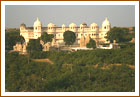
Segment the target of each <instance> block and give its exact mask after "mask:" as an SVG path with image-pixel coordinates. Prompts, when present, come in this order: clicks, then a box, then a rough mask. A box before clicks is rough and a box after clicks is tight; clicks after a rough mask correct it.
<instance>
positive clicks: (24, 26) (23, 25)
mask: <svg viewBox="0 0 140 97" xmlns="http://www.w3.org/2000/svg"><path fill="white" fill-rule="evenodd" d="M25 29H26V25H25V24H24V23H22V24H21V25H20V31H22V30H25Z"/></svg>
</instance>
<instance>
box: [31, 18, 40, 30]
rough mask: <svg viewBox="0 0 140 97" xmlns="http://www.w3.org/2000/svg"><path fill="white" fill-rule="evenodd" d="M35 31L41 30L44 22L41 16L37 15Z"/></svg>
mask: <svg viewBox="0 0 140 97" xmlns="http://www.w3.org/2000/svg"><path fill="white" fill-rule="evenodd" d="M33 27H34V32H41V27H42V24H41V22H40V20H39V18H38V17H37V20H36V21H35V22H34V26H33Z"/></svg>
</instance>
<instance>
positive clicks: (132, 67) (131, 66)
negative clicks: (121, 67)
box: [127, 65, 135, 69]
mask: <svg viewBox="0 0 140 97" xmlns="http://www.w3.org/2000/svg"><path fill="white" fill-rule="evenodd" d="M127 66H128V67H129V68H131V69H135V65H127Z"/></svg>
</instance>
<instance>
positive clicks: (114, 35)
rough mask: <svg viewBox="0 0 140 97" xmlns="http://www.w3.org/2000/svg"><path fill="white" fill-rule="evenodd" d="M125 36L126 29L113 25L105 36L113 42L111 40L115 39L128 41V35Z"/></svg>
mask: <svg viewBox="0 0 140 97" xmlns="http://www.w3.org/2000/svg"><path fill="white" fill-rule="evenodd" d="M127 36H128V30H127V29H123V28H117V27H114V28H112V29H111V30H110V31H109V32H108V33H107V37H106V38H107V39H108V40H110V41H111V42H113V40H116V41H117V42H119V43H120V42H127V41H130V39H129V37H127Z"/></svg>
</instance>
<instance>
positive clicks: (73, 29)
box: [69, 23, 77, 32]
mask: <svg viewBox="0 0 140 97" xmlns="http://www.w3.org/2000/svg"><path fill="white" fill-rule="evenodd" d="M76 27H77V26H76V24H74V23H71V24H70V25H69V30H70V31H73V32H76V31H77V29H76Z"/></svg>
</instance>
